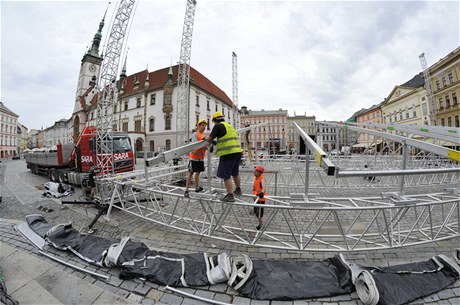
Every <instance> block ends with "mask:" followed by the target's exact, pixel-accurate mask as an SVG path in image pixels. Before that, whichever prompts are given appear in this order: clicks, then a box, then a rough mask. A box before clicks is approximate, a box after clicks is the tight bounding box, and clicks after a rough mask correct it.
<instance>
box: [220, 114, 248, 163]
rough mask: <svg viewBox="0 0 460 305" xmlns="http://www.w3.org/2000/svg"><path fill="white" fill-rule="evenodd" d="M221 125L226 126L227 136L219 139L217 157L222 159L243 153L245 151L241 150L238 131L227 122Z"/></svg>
mask: <svg viewBox="0 0 460 305" xmlns="http://www.w3.org/2000/svg"><path fill="white" fill-rule="evenodd" d="M221 124H222V125H224V127H225V129H226V130H227V133H226V134H225V136H223V137H221V138H217V147H216V148H217V155H218V156H219V157H220V156H225V155H229V154H234V153H238V152H242V151H243V150H242V149H241V143H240V139H239V138H238V134H237V132H236V129H235V128H233V126H232V125H230V124H229V123H227V122H221Z"/></svg>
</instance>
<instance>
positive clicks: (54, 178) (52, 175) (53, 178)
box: [50, 168, 58, 182]
mask: <svg viewBox="0 0 460 305" xmlns="http://www.w3.org/2000/svg"><path fill="white" fill-rule="evenodd" d="M57 179H58V177H57V172H56V170H55V169H54V168H52V169H51V170H50V180H51V181H53V182H56V181H57Z"/></svg>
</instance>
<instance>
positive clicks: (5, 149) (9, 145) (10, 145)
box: [0, 102, 19, 158]
mask: <svg viewBox="0 0 460 305" xmlns="http://www.w3.org/2000/svg"><path fill="white" fill-rule="evenodd" d="M18 117H19V116H18V115H17V114H16V113H14V112H13V111H11V110H10V109H9V108H8V107H6V106H5V105H4V104H3V103H2V102H0V158H10V157H13V156H15V155H17V154H18V145H17V136H18V128H17V122H18Z"/></svg>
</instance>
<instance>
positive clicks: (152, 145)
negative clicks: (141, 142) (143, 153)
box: [150, 141, 155, 151]
mask: <svg viewBox="0 0 460 305" xmlns="http://www.w3.org/2000/svg"><path fill="white" fill-rule="evenodd" d="M150 151H155V141H150Z"/></svg>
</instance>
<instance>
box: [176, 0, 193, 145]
mask: <svg viewBox="0 0 460 305" xmlns="http://www.w3.org/2000/svg"><path fill="white" fill-rule="evenodd" d="M195 7H196V1H195V0H187V6H186V10H185V19H184V27H183V30H182V42H181V47H180V60H179V67H178V70H179V71H178V79H177V116H176V147H179V146H182V145H184V144H185V143H187V141H188V138H189V129H190V123H189V120H190V116H189V112H190V92H189V89H190V57H191V54H192V34H193V21H194V19H195Z"/></svg>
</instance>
